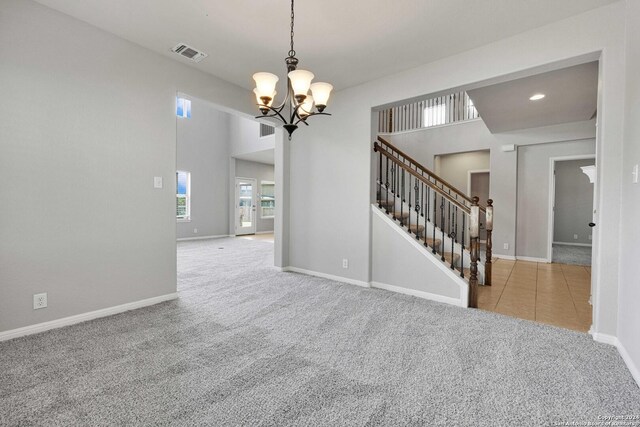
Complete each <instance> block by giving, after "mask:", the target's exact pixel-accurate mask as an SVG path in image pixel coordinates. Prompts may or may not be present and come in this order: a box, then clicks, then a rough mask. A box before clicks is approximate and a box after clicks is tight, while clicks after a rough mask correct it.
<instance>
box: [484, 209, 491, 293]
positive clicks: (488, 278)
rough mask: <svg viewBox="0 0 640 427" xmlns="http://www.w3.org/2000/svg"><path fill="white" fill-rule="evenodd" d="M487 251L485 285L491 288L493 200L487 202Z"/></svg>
mask: <svg viewBox="0 0 640 427" xmlns="http://www.w3.org/2000/svg"><path fill="white" fill-rule="evenodd" d="M486 222H487V250H486V253H485V257H486V260H485V261H484V284H485V285H486V286H491V257H492V256H493V253H492V251H491V249H492V246H493V241H492V240H491V233H492V232H493V200H491V199H489V200H487V212H486Z"/></svg>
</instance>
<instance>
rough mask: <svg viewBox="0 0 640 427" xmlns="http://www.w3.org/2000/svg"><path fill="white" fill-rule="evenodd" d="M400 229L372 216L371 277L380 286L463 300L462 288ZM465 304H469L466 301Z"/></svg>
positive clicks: (375, 215) (378, 217) (436, 261)
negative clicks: (408, 239) (396, 287)
mask: <svg viewBox="0 0 640 427" xmlns="http://www.w3.org/2000/svg"><path fill="white" fill-rule="evenodd" d="M401 233H404V231H402V230H399V229H398V227H396V226H394V225H390V224H388V223H387V222H386V221H385V220H384V219H383V218H380V216H379V215H377V214H375V213H374V214H373V215H372V256H373V258H372V274H371V280H372V281H374V282H377V283H381V284H385V285H392V286H398V287H401V288H405V289H411V290H415V291H419V292H428V293H431V294H435V295H440V296H444V297H447V298H453V299H458V300H460V299H461V290H460V287H459V286H458V285H457V284H456V283H455V282H454V281H453V280H451V278H450V277H449V276H448V275H447V274H446V273H445V272H443V271H442V269H441V268H439V266H438V263H441V261H439V260H437V259H433V260H432V259H427V258H430V257H429V256H428V255H425V254H423V253H422V252H420V251H418V250H417V249H416V248H415V247H414V246H413V245H412V244H411V243H410V242H408V241H407V239H406V237H405V236H403V235H402V234H401ZM465 302H466V301H465Z"/></svg>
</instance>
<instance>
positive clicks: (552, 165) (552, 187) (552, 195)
mask: <svg viewBox="0 0 640 427" xmlns="http://www.w3.org/2000/svg"><path fill="white" fill-rule="evenodd" d="M586 159H593V161H594V162H595V161H596V155H595V154H576V155H573V156H558V157H550V158H549V206H548V220H547V224H548V230H547V262H548V263H551V262H552V260H553V229H554V226H555V224H554V222H555V215H554V213H555V211H554V208H555V202H556V174H555V170H556V162H566V161H569V160H586ZM585 177H586V175H585ZM592 185H593V186H594V188H593V203H592V205H591V210H592V212H591V216H592V218H593V216H594V214H595V212H593V211H594V210H595V209H596V206H597V205H598V204H597V203H596V201H597V200H596V197H597V196H596V191H595V185H596V183H593V184H592ZM594 222H595V221H594ZM593 246H594V240H592V241H591V247H592V249H593Z"/></svg>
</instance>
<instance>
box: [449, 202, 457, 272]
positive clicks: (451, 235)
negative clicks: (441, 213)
mask: <svg viewBox="0 0 640 427" xmlns="http://www.w3.org/2000/svg"><path fill="white" fill-rule="evenodd" d="M453 214H454V215H455V207H454V212H453ZM454 226H455V222H454V218H453V217H452V216H451V202H449V238H450V239H451V269H452V270H454V269H455V265H454V262H453V251H454V249H455V246H456V245H455V243H456V242H455V238H456V231H455V228H454ZM451 230H453V231H451Z"/></svg>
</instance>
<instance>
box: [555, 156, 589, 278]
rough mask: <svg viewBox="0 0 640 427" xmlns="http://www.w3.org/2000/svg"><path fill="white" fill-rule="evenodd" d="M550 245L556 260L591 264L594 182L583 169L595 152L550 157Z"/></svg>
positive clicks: (556, 261) (567, 262) (576, 263)
mask: <svg viewBox="0 0 640 427" xmlns="http://www.w3.org/2000/svg"><path fill="white" fill-rule="evenodd" d="M551 163H552V164H551V169H550V170H551V179H550V181H549V182H550V187H551V188H550V192H549V194H550V199H551V200H550V212H549V218H550V221H549V248H548V258H549V260H550V261H551V262H553V263H559V264H570V265H581V266H591V257H592V227H593V226H594V225H595V224H594V220H593V216H594V184H593V182H591V179H590V177H589V176H588V175H587V174H586V173H585V172H584V170H583V169H582V168H587V169H589V168H590V167H594V164H595V157H594V156H593V155H586V156H574V157H559V158H552V159H551Z"/></svg>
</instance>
